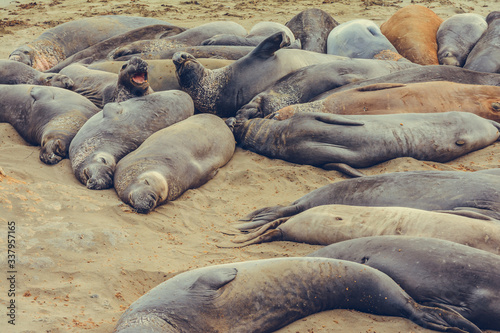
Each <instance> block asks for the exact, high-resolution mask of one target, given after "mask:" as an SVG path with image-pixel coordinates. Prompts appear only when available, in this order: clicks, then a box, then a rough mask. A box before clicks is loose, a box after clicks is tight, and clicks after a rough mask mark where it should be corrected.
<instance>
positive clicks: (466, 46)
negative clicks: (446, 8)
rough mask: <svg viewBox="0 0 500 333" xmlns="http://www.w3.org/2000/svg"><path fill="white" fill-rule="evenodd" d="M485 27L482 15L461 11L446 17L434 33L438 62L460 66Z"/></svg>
mask: <svg viewBox="0 0 500 333" xmlns="http://www.w3.org/2000/svg"><path fill="white" fill-rule="evenodd" d="M487 27H488V24H487V23H486V20H485V19H484V16H482V15H479V14H474V13H462V14H456V15H453V16H451V17H449V18H447V19H446V20H445V21H444V22H443V23H441V25H440V26H439V29H438V31H437V35H436V40H437V44H438V60H439V63H440V64H441V65H450V66H459V67H462V66H463V65H464V64H465V60H466V59H467V56H468V55H469V53H470V51H471V50H472V48H473V47H474V45H476V43H477V41H478V40H479V38H480V37H481V36H482V35H483V33H484V32H485V31H486V28H487Z"/></svg>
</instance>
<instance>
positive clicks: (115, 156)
mask: <svg viewBox="0 0 500 333" xmlns="http://www.w3.org/2000/svg"><path fill="white" fill-rule="evenodd" d="M69 67H70V66H68V68H69ZM193 113H194V106H193V101H192V100H191V97H189V95H188V94H186V93H185V92H182V91H179V90H170V91H163V92H156V93H154V94H151V95H147V96H143V97H137V98H133V99H129V100H126V101H124V102H119V103H109V104H106V105H105V106H104V109H103V110H102V111H101V112H99V113H97V114H96V115H94V116H93V117H92V118H90V119H89V120H88V121H87V122H86V123H85V125H83V126H82V128H81V129H80V131H78V133H77V134H76V136H75V137H74V139H73V141H72V142H71V145H70V147H69V158H70V160H71V167H72V168H73V173H74V174H75V177H76V178H77V179H78V180H79V181H80V182H81V183H82V184H84V185H86V186H87V188H89V189H93V190H102V189H107V188H111V187H112V186H113V174H114V171H115V168H116V163H118V161H119V160H120V159H121V158H122V157H124V156H125V155H127V154H128V153H130V152H131V151H133V150H134V149H136V148H137V147H139V145H140V144H141V143H143V142H144V140H146V139H147V138H148V137H149V136H150V135H151V134H153V133H155V132H157V131H159V130H160V129H163V128H165V127H168V126H170V125H172V124H174V123H176V122H179V121H181V120H184V119H186V118H188V117H190V116H192V115H193Z"/></svg>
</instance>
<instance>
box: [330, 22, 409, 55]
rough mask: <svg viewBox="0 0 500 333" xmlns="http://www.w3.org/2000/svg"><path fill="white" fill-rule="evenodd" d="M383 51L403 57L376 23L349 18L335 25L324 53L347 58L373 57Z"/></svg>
mask: <svg viewBox="0 0 500 333" xmlns="http://www.w3.org/2000/svg"><path fill="white" fill-rule="evenodd" d="M383 51H386V52H392V53H393V54H396V55H397V56H396V58H395V60H400V59H403V57H402V56H401V55H399V54H398V51H396V48H395V47H394V46H393V45H392V44H391V42H389V40H388V39H387V38H386V37H385V36H384V35H383V34H382V33H381V32H380V28H379V27H378V25H377V24H375V22H373V21H371V20H367V19H356V20H351V21H347V22H344V23H342V24H340V25H338V26H336V27H335V28H333V29H332V31H330V34H329V35H328V38H327V42H326V53H328V54H336V55H339V56H344V57H349V58H363V59H375V58H376V57H377V56H378V55H379V54H380V53H381V52H383Z"/></svg>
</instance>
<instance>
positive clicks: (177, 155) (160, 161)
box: [114, 114, 235, 214]
mask: <svg viewBox="0 0 500 333" xmlns="http://www.w3.org/2000/svg"><path fill="white" fill-rule="evenodd" d="M193 133H196V134H195V135H193ZM234 149H235V144H234V137H233V134H232V133H231V131H230V130H229V128H228V127H227V126H226V124H225V123H224V121H223V120H222V119H220V118H219V117H217V116H214V115H211V114H199V115H194V116H191V117H189V118H187V119H185V120H183V121H180V122H178V123H176V124H174V125H172V126H169V127H167V128H164V129H162V130H160V131H157V132H156V133H154V134H152V135H151V136H150V137H149V138H147V139H146V140H145V141H144V142H143V143H142V144H141V146H139V148H137V149H136V150H135V151H133V152H131V153H130V154H128V155H127V156H125V157H124V158H123V159H121V160H120V161H119V162H118V164H117V165H116V172H115V175H114V184H115V190H116V193H117V194H118V196H119V197H120V199H121V200H122V201H123V202H125V203H127V204H129V205H130V206H132V207H133V208H134V209H135V210H136V211H137V212H138V213H142V214H147V213H149V212H150V211H151V210H153V209H154V208H155V207H157V206H159V205H162V204H164V203H166V202H167V201H172V200H175V199H177V198H178V197H179V196H181V194H182V193H184V192H185V191H187V190H188V189H192V188H197V187H200V186H201V185H203V184H205V183H206V182H207V181H209V180H210V179H212V178H213V177H214V176H215V174H216V173H217V171H218V169H219V168H221V167H222V166H224V165H225V164H226V163H227V162H229V160H230V159H231V158H232V157H233V154H234Z"/></svg>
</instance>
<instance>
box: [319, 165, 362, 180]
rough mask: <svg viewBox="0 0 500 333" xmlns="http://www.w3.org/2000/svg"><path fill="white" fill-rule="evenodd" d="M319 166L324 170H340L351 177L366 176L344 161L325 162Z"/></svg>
mask: <svg viewBox="0 0 500 333" xmlns="http://www.w3.org/2000/svg"><path fill="white" fill-rule="evenodd" d="M321 168H323V169H325V170H335V171H338V172H342V173H343V174H346V175H348V176H351V177H363V176H366V175H365V174H364V173H362V172H361V171H358V170H356V169H354V168H353V167H352V166H350V165H347V164H345V163H327V164H324V165H322V166H321Z"/></svg>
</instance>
